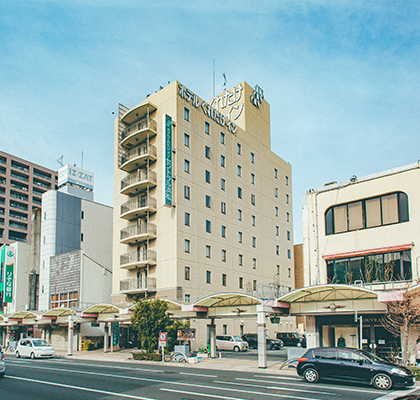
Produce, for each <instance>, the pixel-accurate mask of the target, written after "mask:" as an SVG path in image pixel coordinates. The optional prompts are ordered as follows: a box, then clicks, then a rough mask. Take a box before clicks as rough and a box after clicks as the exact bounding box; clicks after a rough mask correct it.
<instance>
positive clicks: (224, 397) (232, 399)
mask: <svg viewBox="0 0 420 400" xmlns="http://www.w3.org/2000/svg"><path fill="white" fill-rule="evenodd" d="M160 390H163V391H165V392H174V393H182V394H190V395H193V396H201V397H214V398H216V399H226V400H246V399H240V398H238V397H226V396H220V395H215V394H203V393H198V392H186V391H184V390H176V389H165V388H161V389H160Z"/></svg>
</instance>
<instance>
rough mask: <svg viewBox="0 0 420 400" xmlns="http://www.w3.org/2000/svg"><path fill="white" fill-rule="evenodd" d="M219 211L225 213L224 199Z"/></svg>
mask: <svg viewBox="0 0 420 400" xmlns="http://www.w3.org/2000/svg"><path fill="white" fill-rule="evenodd" d="M221 212H222V214H226V203H225V202H224V201H222V202H221Z"/></svg>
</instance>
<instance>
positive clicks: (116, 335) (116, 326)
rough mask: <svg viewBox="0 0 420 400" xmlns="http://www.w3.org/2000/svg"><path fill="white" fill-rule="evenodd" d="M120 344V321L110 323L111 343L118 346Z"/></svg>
mask: <svg viewBox="0 0 420 400" xmlns="http://www.w3.org/2000/svg"><path fill="white" fill-rule="evenodd" d="M119 344H120V323H119V322H113V323H112V345H113V346H119Z"/></svg>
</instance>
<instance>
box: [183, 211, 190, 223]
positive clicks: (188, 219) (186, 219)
mask: <svg viewBox="0 0 420 400" xmlns="http://www.w3.org/2000/svg"><path fill="white" fill-rule="evenodd" d="M184 225H185V226H190V213H187V212H186V213H185V216H184Z"/></svg>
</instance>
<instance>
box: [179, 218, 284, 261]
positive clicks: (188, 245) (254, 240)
mask: <svg viewBox="0 0 420 400" xmlns="http://www.w3.org/2000/svg"><path fill="white" fill-rule="evenodd" d="M222 228H225V230H226V227H224V226H223V227H222ZM242 240H243V234H242V232H238V243H241V244H242V243H243V241H242ZM251 245H252V247H253V248H256V247H257V238H256V237H255V236H253V237H252V240H251ZM184 250H185V253H191V241H190V240H189V239H185V241H184ZM276 255H277V256H279V255H280V246H279V245H276ZM206 257H207V258H211V246H209V245H206ZM287 258H288V259H289V260H290V259H291V258H292V252H291V250H290V249H287ZM222 261H223V262H226V261H227V251H226V250H223V249H222ZM239 265H240V266H242V265H243V255H242V254H239ZM252 267H253V268H254V269H255V268H257V259H256V258H253V259H252Z"/></svg>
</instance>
